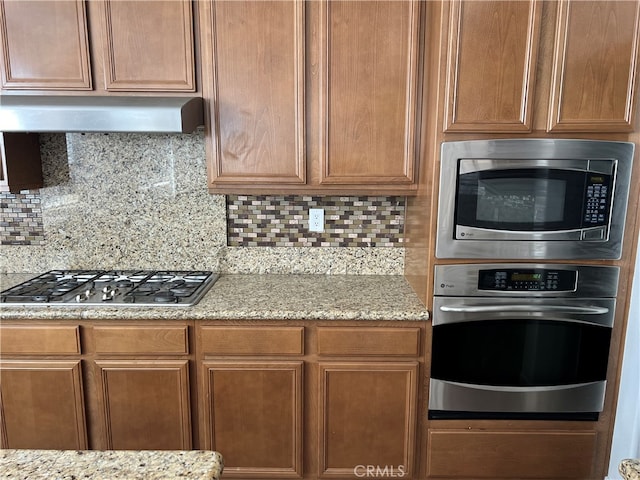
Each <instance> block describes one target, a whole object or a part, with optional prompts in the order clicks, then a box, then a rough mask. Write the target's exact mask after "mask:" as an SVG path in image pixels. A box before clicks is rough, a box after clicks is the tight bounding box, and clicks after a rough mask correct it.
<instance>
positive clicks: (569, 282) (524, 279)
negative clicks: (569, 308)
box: [478, 269, 578, 292]
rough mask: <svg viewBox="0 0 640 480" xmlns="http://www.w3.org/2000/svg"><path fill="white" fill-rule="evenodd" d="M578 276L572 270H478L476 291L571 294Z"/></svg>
mask: <svg viewBox="0 0 640 480" xmlns="http://www.w3.org/2000/svg"><path fill="white" fill-rule="evenodd" d="M577 279H578V274H577V272H576V271H573V270H551V269H502V270H480V271H479V273H478V289H479V290H490V291H510V292H519V291H522V292H530V291H536V292H573V291H575V289H576V282H577Z"/></svg>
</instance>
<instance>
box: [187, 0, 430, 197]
mask: <svg viewBox="0 0 640 480" xmlns="http://www.w3.org/2000/svg"><path fill="white" fill-rule="evenodd" d="M199 5H200V12H201V24H202V25H203V37H202V38H203V52H205V53H204V62H203V76H204V77H205V78H206V79H207V80H206V82H205V83H204V85H203V89H204V90H205V96H206V97H210V98H211V101H210V119H211V135H210V138H208V140H207V142H208V145H207V148H208V154H209V187H210V190H211V191H212V192H217V193H220V192H225V193H226V192H233V193H240V192H244V193H263V194H264V193H298V194H300V193H302V194H304V193H309V192H315V193H319V194H323V193H333V194H335V193H337V192H340V193H344V194H354V193H356V192H357V193H359V194H369V193H375V194H378V195H379V194H380V193H381V192H384V193H386V194H406V193H412V192H413V191H415V187H416V182H415V178H416V171H417V168H416V164H417V153H416V152H417V145H416V143H417V142H416V137H417V134H416V130H417V125H418V122H417V116H418V112H419V110H420V106H419V100H420V99H419V97H420V95H419V84H420V78H421V73H420V72H419V68H418V66H419V65H420V52H421V47H422V44H421V35H422V30H421V28H420V18H421V10H422V7H421V2H420V1H418V0H412V1H402V2H398V1H358V2H344V1H322V2H305V1H302V0H295V1H288V2H281V1H274V2H270V1H250V0H246V1H245V0H238V1H233V2H227V1H212V2H200V4H199ZM207 90H208V92H207Z"/></svg>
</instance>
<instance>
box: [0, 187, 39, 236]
mask: <svg viewBox="0 0 640 480" xmlns="http://www.w3.org/2000/svg"><path fill="white" fill-rule="evenodd" d="M43 241H44V227H43V225H42V209H41V208H40V194H39V192H38V190H34V191H30V190H24V191H22V192H20V193H0V245H40V244H42V242H43Z"/></svg>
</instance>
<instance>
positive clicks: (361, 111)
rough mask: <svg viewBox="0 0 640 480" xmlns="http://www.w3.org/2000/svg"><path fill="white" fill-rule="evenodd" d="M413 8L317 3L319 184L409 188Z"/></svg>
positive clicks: (415, 40) (413, 4)
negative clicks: (321, 40) (321, 51)
mask: <svg viewBox="0 0 640 480" xmlns="http://www.w3.org/2000/svg"><path fill="white" fill-rule="evenodd" d="M419 3H420V2H418V1H403V2H396V1H360V2H324V3H323V9H324V12H323V18H324V25H323V27H322V28H323V31H324V35H325V36H326V39H325V42H326V46H325V47H324V48H325V49H326V54H325V55H324V56H323V57H321V58H323V63H324V64H323V66H322V71H321V72H322V73H321V75H323V77H324V78H323V80H324V85H322V86H321V91H322V94H321V98H323V99H324V103H323V105H321V109H322V110H323V112H322V114H321V118H323V119H324V122H322V123H321V125H320V128H321V133H320V134H321V138H323V140H322V142H321V146H320V148H321V154H320V158H321V165H320V176H321V178H320V183H321V184H356V185H357V184H369V185H376V184H411V183H413V180H414V164H415V143H414V142H415V134H416V132H415V125H416V105H417V85H418V81H417V79H418V72H417V70H418V50H419V16H420V15H419Z"/></svg>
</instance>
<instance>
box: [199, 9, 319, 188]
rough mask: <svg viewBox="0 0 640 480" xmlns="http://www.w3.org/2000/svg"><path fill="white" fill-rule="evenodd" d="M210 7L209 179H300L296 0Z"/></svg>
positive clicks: (300, 21)
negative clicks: (211, 79)
mask: <svg viewBox="0 0 640 480" xmlns="http://www.w3.org/2000/svg"><path fill="white" fill-rule="evenodd" d="M203 3H204V2H203ZM210 8H211V9H212V11H211V12H209V17H210V24H209V25H208V26H207V28H210V29H211V38H209V39H207V40H208V41H209V43H210V48H209V49H210V50H211V55H210V56H208V58H205V60H204V65H206V66H208V67H207V68H208V69H209V75H212V77H213V81H212V84H211V85H205V86H204V88H205V89H209V91H210V96H211V98H212V100H211V102H210V106H211V128H212V132H211V139H210V141H211V144H210V145H209V148H210V150H211V151H210V161H211V162H212V163H211V165H210V168H209V181H210V183H211V184H213V185H225V184H241V185H251V184H264V185H274V184H276V185H290V184H304V183H305V182H306V171H305V144H304V124H305V122H304V108H303V104H304V90H305V89H304V2H303V1H302V0H295V1H288V2H282V1H261V2H256V1H244V0H237V1H233V2H228V1H220V2H212V3H211V4H210ZM203 9H205V8H204V6H203ZM203 16H205V17H206V15H203ZM203 21H205V20H203ZM205 30H206V29H205ZM205 43H206V42H205Z"/></svg>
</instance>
